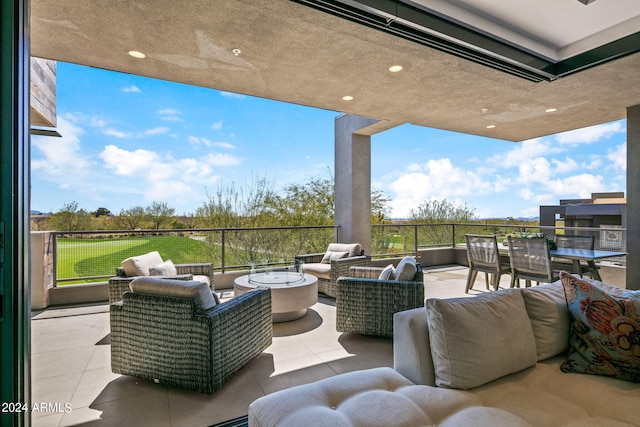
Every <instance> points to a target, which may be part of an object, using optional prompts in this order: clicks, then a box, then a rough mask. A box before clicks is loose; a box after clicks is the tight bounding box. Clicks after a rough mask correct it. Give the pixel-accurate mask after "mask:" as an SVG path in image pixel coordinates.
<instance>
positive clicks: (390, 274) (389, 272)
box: [378, 264, 395, 280]
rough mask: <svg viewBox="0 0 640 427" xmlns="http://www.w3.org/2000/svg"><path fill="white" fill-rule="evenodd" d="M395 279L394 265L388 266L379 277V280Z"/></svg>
mask: <svg viewBox="0 0 640 427" xmlns="http://www.w3.org/2000/svg"><path fill="white" fill-rule="evenodd" d="M394 278H395V268H393V264H389V265H387V266H386V267H385V268H383V269H382V271H381V272H380V276H378V279H379V280H393V279H394Z"/></svg>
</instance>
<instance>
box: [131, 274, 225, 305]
mask: <svg viewBox="0 0 640 427" xmlns="http://www.w3.org/2000/svg"><path fill="white" fill-rule="evenodd" d="M129 289H131V292H134V293H138V294H146V295H156V296H166V297H177V298H191V299H193V300H194V301H195V302H196V305H197V306H198V308H199V309H201V310H208V309H210V308H213V307H215V306H216V305H218V304H219V301H218V296H217V295H216V294H214V293H212V292H211V289H210V288H209V285H207V284H206V283H204V282H194V281H191V280H171V279H163V278H160V277H152V276H141V277H138V278H135V279H133V280H132V281H131V283H129Z"/></svg>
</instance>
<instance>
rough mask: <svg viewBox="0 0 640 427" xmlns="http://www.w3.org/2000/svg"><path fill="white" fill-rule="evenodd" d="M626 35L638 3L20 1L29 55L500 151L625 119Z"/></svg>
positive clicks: (631, 46) (629, 94)
mask: <svg viewBox="0 0 640 427" xmlns="http://www.w3.org/2000/svg"><path fill="white" fill-rule="evenodd" d="M584 3H589V4H588V5H585V4H584ZM639 35H640V2H638V1H637V0H615V1H611V0H596V1H591V2H588V1H586V0H536V1H532V0H458V1H443V0H416V1H400V2H395V1H382V0H361V1H359V2H355V1H351V0H342V1H332V0H327V1H324V0H318V1H314V0H300V1H291V0H269V1H262V0H216V1H209V0H190V1H178V2H176V1H175V0H129V1H116V0H108V1H100V2H96V1H91V0H81V1H78V0H31V54H32V55H33V56H38V57H42V58H47V59H53V60H57V61H64V62H69V63H74V64H81V65H87V66H91V67H97V68H104V69H109V70H114V71H120V72H125V73H131V74H137V75H142V76H148V77H153V78H158V79H163V80H169V81H174V82H180V83H186V84H190V85H197V86H202V87H209V88H214V89H219V90H224V91H230V92H236V93H241V94H247V95H252V96H258V97H262V98H267V99H273V100H279V101H284V102H289V103H295V104H302V105H307V106H312V107H317V108H323V109H328V110H334V111H338V112H345V113H349V114H355V115H360V116H366V117H371V118H375V119H380V120H382V122H381V124H380V125H379V126H378V127H376V128H375V129H374V130H372V132H375V131H380V130H384V129H386V128H391V127H394V126H397V125H400V124H404V123H412V124H415V125H420V126H426V127H433V128H439V129H446V130H450V131H455V132H463V133H468V134H474V135H481V136H487V137H492V138H500V139H505V140H511V141H522V140H526V139H530V138H534V137H539V136H544V135H549V134H554V133H558V132H562V131H567V130H572V129H576V128H582V127H586V126H590V125H595V124H599V123H604V122H609V121H613V120H619V119H624V118H625V117H626V108H627V107H630V106H633V105H639V104H640V84H638V80H639V78H640V52H639V51H638V49H640V42H639V39H638V37H639ZM434 40H435V41H434ZM129 51H139V52H142V53H144V54H145V58H143V59H138V58H134V57H132V56H130V55H129V54H128V52H129ZM392 65H401V66H402V67H403V68H402V71H400V72H395V73H393V72H390V71H389V67H390V66H392ZM514 70H515V72H514ZM88 95H89V94H88ZM347 95H348V96H352V97H353V100H351V101H344V100H343V97H344V96H347ZM549 109H555V111H552V112H547V110H549ZM488 126H493V127H491V128H488Z"/></svg>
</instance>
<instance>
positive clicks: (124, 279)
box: [109, 262, 215, 303]
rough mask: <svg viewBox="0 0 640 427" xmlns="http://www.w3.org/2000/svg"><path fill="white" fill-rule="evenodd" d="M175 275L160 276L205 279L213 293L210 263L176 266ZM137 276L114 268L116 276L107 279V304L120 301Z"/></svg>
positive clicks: (178, 278)
mask: <svg viewBox="0 0 640 427" xmlns="http://www.w3.org/2000/svg"><path fill="white" fill-rule="evenodd" d="M175 267H176V271H177V273H178V274H177V275H175V276H162V278H165V279H177V280H201V278H202V277H206V278H207V281H208V282H209V287H210V288H211V290H212V291H213V290H214V289H215V287H214V285H213V264H212V263H210V262H204V263H195V264H176V265H175ZM136 277H139V276H127V275H126V274H125V272H124V269H123V268H122V267H118V268H116V275H115V276H114V277H111V278H110V279H109V303H114V302H116V301H121V300H122V294H123V293H125V292H126V291H128V290H129V283H131V281H132V280H133V279H135V278H136Z"/></svg>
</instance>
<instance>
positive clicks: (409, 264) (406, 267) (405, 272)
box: [394, 256, 417, 280]
mask: <svg viewBox="0 0 640 427" xmlns="http://www.w3.org/2000/svg"><path fill="white" fill-rule="evenodd" d="M416 271H417V267H416V259H415V258H414V257H411V256H406V257H404V258H402V259H401V260H400V262H399V263H398V266H397V267H396V269H395V272H394V279H395V280H413V276H415V275H416Z"/></svg>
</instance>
